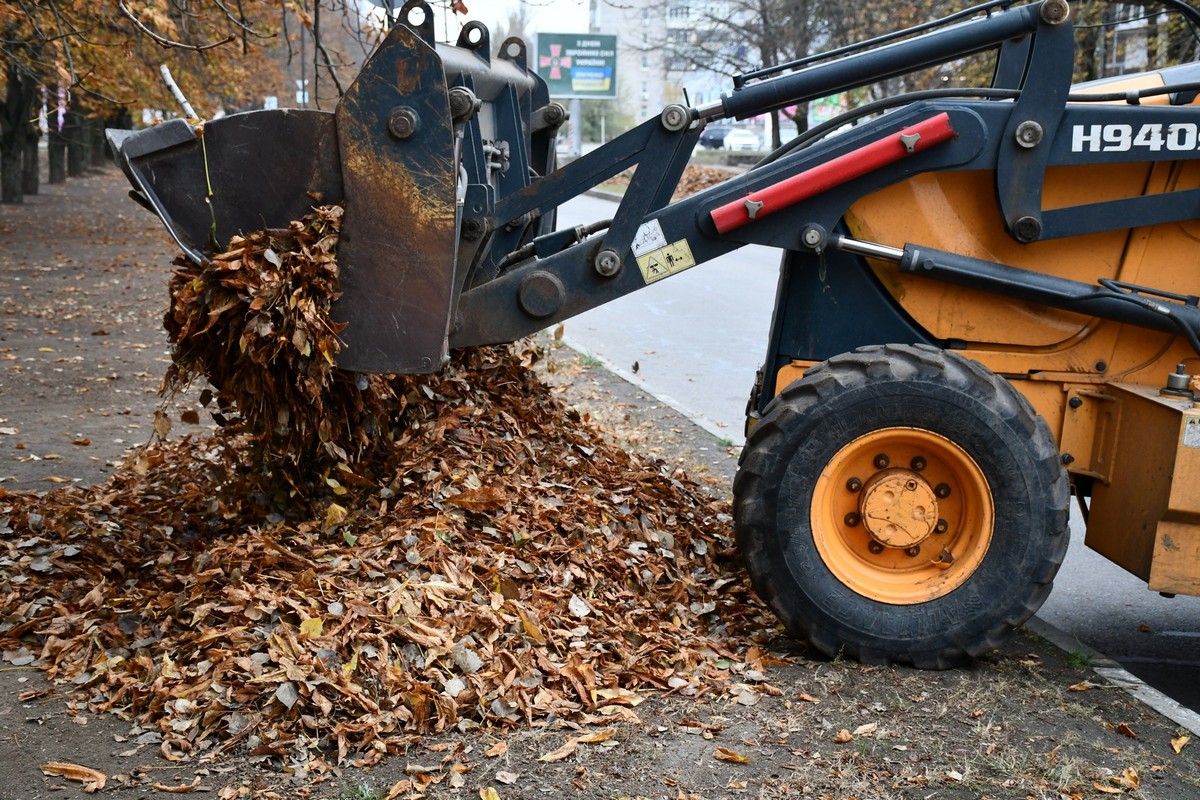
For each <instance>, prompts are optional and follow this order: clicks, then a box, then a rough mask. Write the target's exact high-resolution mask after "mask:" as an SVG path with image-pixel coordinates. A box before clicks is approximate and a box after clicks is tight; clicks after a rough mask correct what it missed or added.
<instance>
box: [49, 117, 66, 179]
mask: <svg viewBox="0 0 1200 800" xmlns="http://www.w3.org/2000/svg"><path fill="white" fill-rule="evenodd" d="M66 180H67V138H66V137H65V136H63V134H62V133H61V132H60V131H57V130H54V129H53V128H51V130H50V183H64V182H66Z"/></svg>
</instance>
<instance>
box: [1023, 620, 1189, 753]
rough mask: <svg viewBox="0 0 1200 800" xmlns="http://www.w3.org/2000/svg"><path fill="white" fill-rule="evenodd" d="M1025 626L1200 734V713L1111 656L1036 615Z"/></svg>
mask: <svg viewBox="0 0 1200 800" xmlns="http://www.w3.org/2000/svg"><path fill="white" fill-rule="evenodd" d="M1025 627H1026V628H1028V629H1029V630H1031V631H1033V632H1034V633H1036V634H1038V635H1039V636H1044V637H1045V638H1046V639H1048V640H1049V641H1050V642H1051V643H1052V644H1053V645H1054V646H1056V647H1057V648H1058V649H1060V650H1062V651H1063V652H1064V653H1083V654H1085V655H1087V656H1088V657H1089V658H1090V659H1091V668H1092V671H1093V672H1095V673H1096V674H1097V675H1099V676H1100V677H1101V678H1103V679H1104V680H1106V681H1108V682H1109V683H1110V684H1111V685H1113V686H1116V687H1118V688H1120V689H1124V690H1125V691H1126V692H1127V693H1128V694H1129V695H1130V696H1132V697H1134V698H1135V699H1137V700H1139V701H1140V702H1142V703H1145V704H1146V705H1148V706H1150V708H1152V709H1154V710H1155V711H1157V712H1158V713H1159V714H1162V715H1163V716H1164V717H1166V718H1167V719H1169V720H1171V721H1172V722H1174V723H1175V724H1176V725H1178V726H1179V727H1181V728H1187V729H1188V730H1189V731H1191V732H1192V734H1193V735H1200V714H1197V713H1196V712H1195V711H1193V710H1191V709H1190V708H1188V707H1187V706H1184V705H1181V704H1180V703H1177V702H1175V701H1174V700H1172V699H1171V698H1170V697H1168V696H1167V695H1165V694H1163V693H1162V692H1160V691H1159V690H1158V689H1155V688H1154V687H1153V686H1150V685H1148V684H1147V683H1146V682H1145V681H1143V680H1142V679H1141V678H1139V677H1137V676H1136V675H1134V674H1132V673H1131V672H1129V671H1128V670H1127V669H1125V668H1124V667H1122V666H1121V665H1120V664H1118V663H1117V662H1116V661H1114V660H1112V659H1111V658H1109V657H1108V656H1106V655H1104V654H1103V653H1098V652H1096V651H1095V650H1093V649H1092V648H1090V647H1088V646H1087V645H1086V644H1084V643H1082V642H1080V641H1079V640H1078V639H1076V638H1075V637H1073V636H1070V635H1068V634H1067V633H1066V632H1065V631H1063V630H1061V629H1060V628H1057V627H1055V626H1054V625H1051V624H1050V623H1049V622H1046V621H1045V620H1044V619H1042V618H1041V617H1038V616H1034V617H1033V619H1031V620H1029V621H1028V622H1026V623H1025Z"/></svg>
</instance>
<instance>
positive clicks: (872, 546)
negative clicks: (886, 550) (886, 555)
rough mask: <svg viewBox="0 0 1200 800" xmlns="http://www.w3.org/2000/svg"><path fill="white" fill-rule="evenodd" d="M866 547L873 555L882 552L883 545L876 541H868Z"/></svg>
mask: <svg viewBox="0 0 1200 800" xmlns="http://www.w3.org/2000/svg"><path fill="white" fill-rule="evenodd" d="M867 549H868V550H870V551H871V552H872V553H874V554H875V555H879V554H880V553H882V552H883V545H881V544H880V543H879V542H876V541H870V542H867Z"/></svg>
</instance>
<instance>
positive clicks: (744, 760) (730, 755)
mask: <svg viewBox="0 0 1200 800" xmlns="http://www.w3.org/2000/svg"><path fill="white" fill-rule="evenodd" d="M713 758H715V759H716V760H717V761H728V762H729V763H731V764H749V763H750V756H745V755H742V754H741V753H738V752H737V751H734V750H730V749H729V748H728V747H718V748H717V749H716V750H714V751H713Z"/></svg>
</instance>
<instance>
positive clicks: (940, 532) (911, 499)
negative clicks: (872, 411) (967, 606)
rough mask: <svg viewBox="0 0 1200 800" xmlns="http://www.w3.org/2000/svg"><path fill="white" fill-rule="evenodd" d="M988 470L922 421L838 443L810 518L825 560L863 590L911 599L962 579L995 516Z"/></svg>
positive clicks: (900, 601) (980, 553) (982, 549)
mask: <svg viewBox="0 0 1200 800" xmlns="http://www.w3.org/2000/svg"><path fill="white" fill-rule="evenodd" d="M994 513H995V512H994V507H993V505H992V492H991V489H990V487H989V486H988V482H987V478H986V477H984V474H983V470H981V469H980V468H979V465H978V464H976V463H975V460H974V459H972V458H971V457H970V456H969V455H967V453H966V452H965V451H964V450H963V449H962V448H961V447H959V446H958V445H956V444H954V443H953V442H951V441H950V440H949V439H947V438H946V437H944V436H941V435H939V434H936V433H933V432H931V431H926V430H921V429H919V428H885V429H882V430H878V431H873V432H871V433H868V434H866V435H864V436H860V437H859V438H857V439H855V440H854V441H852V442H850V443H849V444H847V445H846V446H845V447H843V448H842V449H841V450H839V451H838V452H837V454H836V455H834V457H833V458H832V459H830V461H829V463H828V464H827V465H826V466H825V469H824V470H822V471H821V474H820V476H819V477H818V478H817V482H816V486H815V487H814V489H813V502H812V507H811V511H810V522H811V527H812V533H813V539H814V541H815V543H816V546H817V551H818V552H819V553H820V554H821V559H822V560H823V561H824V562H825V565H826V566H827V567H829V569H830V571H831V572H833V574H834V575H835V576H836V577H837V579H838V580H839V581H841V582H842V583H843V584H845V585H846V586H847V587H848V588H850V589H851V590H853V591H854V592H856V593H858V594H860V595H862V596H863V597H868V598H870V599H872V600H878V601H880V602H883V603H892V604H897V605H911V604H915V603H924V602H926V601H929V600H934V599H936V598H939V597H943V596H945V595H947V594H949V593H950V592H952V591H954V590H955V589H956V588H958V587H959V586H961V585H962V584H963V582H965V581H966V580H967V579H968V578H969V577H971V575H972V574H973V573H974V572H975V570H976V569H977V568H978V567H979V565H980V564H981V563H982V562H983V559H984V556H986V555H987V551H988V547H989V546H990V545H991V542H992V530H993V525H994Z"/></svg>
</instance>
